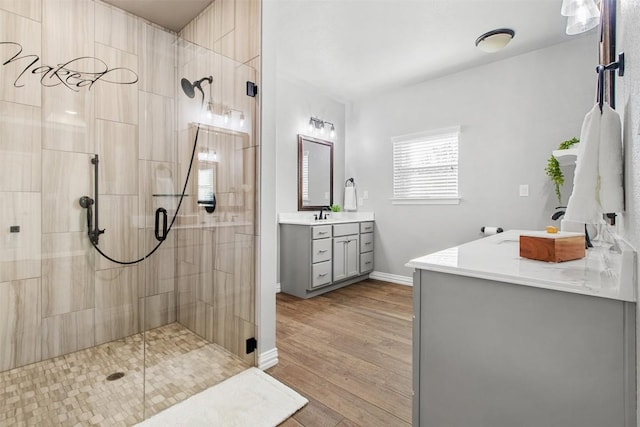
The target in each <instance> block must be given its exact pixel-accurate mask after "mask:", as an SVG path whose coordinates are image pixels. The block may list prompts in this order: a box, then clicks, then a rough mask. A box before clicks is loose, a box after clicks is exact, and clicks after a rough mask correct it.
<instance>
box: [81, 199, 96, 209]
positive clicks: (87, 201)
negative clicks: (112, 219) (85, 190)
mask: <svg viewBox="0 0 640 427" xmlns="http://www.w3.org/2000/svg"><path fill="white" fill-rule="evenodd" d="M91 205H93V199H92V198H91V197H89V196H82V197H80V207H82V208H84V209H87V208H88V207H89V206H91Z"/></svg>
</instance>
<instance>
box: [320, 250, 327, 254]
mask: <svg viewBox="0 0 640 427" xmlns="http://www.w3.org/2000/svg"><path fill="white" fill-rule="evenodd" d="M327 251H328V249H321V250H319V251H318V253H319V254H323V253H325V252H327Z"/></svg>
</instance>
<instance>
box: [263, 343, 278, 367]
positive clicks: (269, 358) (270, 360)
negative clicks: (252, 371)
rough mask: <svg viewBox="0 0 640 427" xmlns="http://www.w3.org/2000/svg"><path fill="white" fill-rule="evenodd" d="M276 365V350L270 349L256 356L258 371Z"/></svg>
mask: <svg viewBox="0 0 640 427" xmlns="http://www.w3.org/2000/svg"><path fill="white" fill-rule="evenodd" d="M277 364H278V349H277V348H272V349H271V350H267V351H265V352H264V353H260V354H259V355H258V369H261V370H263V371H264V370H266V369H269V368H271V367H272V366H276V365H277Z"/></svg>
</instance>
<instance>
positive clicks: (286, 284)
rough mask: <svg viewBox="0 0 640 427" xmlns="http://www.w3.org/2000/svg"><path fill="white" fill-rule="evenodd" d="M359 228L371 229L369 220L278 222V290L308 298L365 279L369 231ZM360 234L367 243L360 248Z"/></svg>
mask: <svg viewBox="0 0 640 427" xmlns="http://www.w3.org/2000/svg"><path fill="white" fill-rule="evenodd" d="M363 225H364V228H363ZM362 230H371V231H372V230H373V222H362V223H360V222H352V223H340V224H323V225H312V226H309V225H301V224H280V286H281V289H282V292H284V293H288V294H291V295H295V296H298V297H300V298H309V297H312V296H315V295H320V294H322V293H325V292H328V291H331V290H334V289H338V288H340V287H342V286H346V285H349V284H351V283H355V282H358V281H360V280H364V279H366V278H367V277H368V273H369V272H370V271H372V270H373V234H372V233H371V232H366V233H362V232H361V231H362ZM363 236H364V239H365V241H366V242H370V243H369V244H367V245H366V248H364V249H362V248H361V244H360V241H361V239H362V238H363ZM363 256H364V258H363ZM363 259H365V262H367V260H368V262H369V263H368V264H367V265H366V269H365V268H361V262H362V260H363Z"/></svg>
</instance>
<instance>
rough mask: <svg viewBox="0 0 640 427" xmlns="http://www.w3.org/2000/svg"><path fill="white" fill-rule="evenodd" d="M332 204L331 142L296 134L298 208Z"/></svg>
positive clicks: (304, 208) (313, 207)
mask: <svg viewBox="0 0 640 427" xmlns="http://www.w3.org/2000/svg"><path fill="white" fill-rule="evenodd" d="M332 204H333V143H332V142H330V141H324V140H322V139H317V138H312V137H310V136H306V135H298V210H299V211H310V210H319V209H320V208H322V207H323V206H331V205H332Z"/></svg>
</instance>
